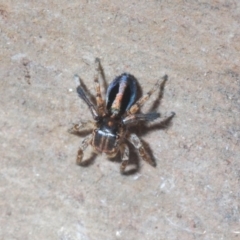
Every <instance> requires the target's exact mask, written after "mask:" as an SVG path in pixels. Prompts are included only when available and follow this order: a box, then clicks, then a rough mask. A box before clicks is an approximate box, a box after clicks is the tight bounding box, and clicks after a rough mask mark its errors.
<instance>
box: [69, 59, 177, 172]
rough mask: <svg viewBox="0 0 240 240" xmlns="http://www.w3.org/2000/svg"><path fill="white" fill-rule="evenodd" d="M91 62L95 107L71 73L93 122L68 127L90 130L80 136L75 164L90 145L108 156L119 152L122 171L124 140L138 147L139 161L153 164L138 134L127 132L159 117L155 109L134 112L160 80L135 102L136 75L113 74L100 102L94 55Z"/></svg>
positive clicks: (126, 154) (126, 151)
mask: <svg viewBox="0 0 240 240" xmlns="http://www.w3.org/2000/svg"><path fill="white" fill-rule="evenodd" d="M95 64H96V74H95V77H94V83H95V90H96V103H97V106H95V105H94V104H93V103H92V102H91V101H90V100H89V98H88V97H87V96H86V93H85V91H84V89H83V86H82V83H81V79H80V77H79V76H78V75H75V76H74V78H75V81H76V82H77V83H78V84H79V85H78V87H77V93H78V95H79V97H80V98H81V99H82V100H83V101H84V102H85V103H86V104H87V106H88V107H89V109H90V111H91V114H92V118H93V120H94V121H93V122H90V121H87V122H80V123H78V124H74V125H73V127H72V128H71V129H70V130H69V132H70V133H72V134H79V133H81V131H82V130H91V129H92V134H91V135H88V136H87V137H86V138H84V139H83V141H82V145H81V147H80V148H79V150H78V154H77V159H76V162H77V164H78V165H82V164H83V163H84V161H83V156H84V150H85V149H86V148H87V147H88V145H91V146H92V148H93V150H94V152H95V153H105V154H106V155H107V157H108V158H113V157H115V156H116V155H117V153H118V152H119V151H120V153H121V160H122V162H121V165H120V171H121V173H124V172H125V168H126V166H127V164H128V161H129V147H128V145H127V144H126V142H127V140H128V141H130V143H132V145H133V146H134V147H135V148H136V149H137V150H138V153H139V155H140V157H141V158H142V159H143V160H145V161H146V162H148V163H149V164H150V165H152V166H155V161H154V160H153V159H152V158H151V157H150V155H149V154H148V153H147V152H146V150H145V149H144V146H143V144H142V142H141V140H140V139H139V137H138V136H137V135H136V134H135V133H131V132H130V131H129V126H132V125H135V124H137V123H139V122H149V121H153V120H155V119H157V118H159V117H160V114H159V113H156V112H152V113H147V114H143V113H138V111H139V110H140V108H141V106H143V104H144V103H145V102H146V101H147V100H148V99H149V98H150V96H151V95H152V94H153V93H154V92H155V91H156V90H157V89H159V88H160V87H161V84H160V81H157V82H156V83H155V85H154V86H153V87H152V89H151V90H150V91H149V92H148V93H147V94H146V95H144V96H143V97H142V98H140V99H139V100H137V101H136V98H137V81H136V78H135V77H134V76H133V75H131V74H129V73H123V74H122V75H120V76H118V77H116V78H115V79H114V80H113V81H112V82H111V83H110V85H109V86H108V89H107V93H106V102H104V100H103V98H102V95H101V89H100V83H99V80H98V78H99V76H100V74H101V73H102V72H101V70H102V68H101V64H100V60H99V59H98V58H96V60H95ZM174 115H175V113H173V112H172V114H171V115H170V116H169V117H168V118H167V119H169V118H172V117H173V116H174Z"/></svg>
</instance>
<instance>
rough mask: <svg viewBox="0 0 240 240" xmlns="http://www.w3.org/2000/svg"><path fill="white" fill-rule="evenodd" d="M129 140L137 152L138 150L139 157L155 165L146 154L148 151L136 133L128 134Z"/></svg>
mask: <svg viewBox="0 0 240 240" xmlns="http://www.w3.org/2000/svg"><path fill="white" fill-rule="evenodd" d="M129 140H130V142H131V143H132V144H133V146H134V147H135V148H137V150H138V152H139V155H140V157H141V158H142V159H143V160H144V161H146V162H148V163H149V164H150V165H152V166H155V165H156V164H155V162H154V161H153V160H152V159H151V157H150V156H149V155H148V153H147V152H146V151H145V149H144V147H143V145H142V143H141V140H140V139H139V137H138V136H137V135H136V134H134V133H133V134H130V137H129Z"/></svg>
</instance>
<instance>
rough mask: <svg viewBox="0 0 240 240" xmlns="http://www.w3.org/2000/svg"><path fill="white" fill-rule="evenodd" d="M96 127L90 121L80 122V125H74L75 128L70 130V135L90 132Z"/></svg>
mask: <svg viewBox="0 0 240 240" xmlns="http://www.w3.org/2000/svg"><path fill="white" fill-rule="evenodd" d="M93 127H94V123H93V122H90V121H87V122H84V121H80V122H79V123H77V124H73V126H72V127H71V128H70V129H69V130H68V132H69V133H72V134H74V133H80V132H82V131H90V130H92V129H93Z"/></svg>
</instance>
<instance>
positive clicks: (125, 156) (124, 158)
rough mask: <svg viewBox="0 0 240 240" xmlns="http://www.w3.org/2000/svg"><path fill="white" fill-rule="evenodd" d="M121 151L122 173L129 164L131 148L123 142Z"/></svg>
mask: <svg viewBox="0 0 240 240" xmlns="http://www.w3.org/2000/svg"><path fill="white" fill-rule="evenodd" d="M120 152H121V155H122V163H121V166H120V171H121V173H123V172H124V170H125V168H126V166H127V165H128V160H129V148H128V146H127V145H126V144H122V145H121V147H120Z"/></svg>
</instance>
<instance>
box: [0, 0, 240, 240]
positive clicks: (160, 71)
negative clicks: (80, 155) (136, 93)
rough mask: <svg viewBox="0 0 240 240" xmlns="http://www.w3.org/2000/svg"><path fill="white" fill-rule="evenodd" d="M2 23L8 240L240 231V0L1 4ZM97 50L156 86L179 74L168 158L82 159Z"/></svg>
mask: <svg viewBox="0 0 240 240" xmlns="http://www.w3.org/2000/svg"><path fill="white" fill-rule="evenodd" d="M0 26H1V37H0V44H1V48H0V61H1V64H0V77H1V81H0V95H1V98H0V107H1V108H0V109H1V111H0V157H1V158H0V161H1V168H0V193H1V194H0V239H4V240H11V239H31V240H34V239H62V240H63V239H64V240H66V239H67V240H72V239H82V240H94V239H109V240H112V239H128V240H131V239H144V240H145V239H149V240H152V239H162V240H165V239H176V240H177V239H186V240H191V239H206V240H208V239H214V240H215V239H216V240H219V239H227V240H229V239H240V213H239V202H240V190H239V179H240V161H239V156H240V146H239V144H240V127H239V126H240V125H239V123H240V120H239V117H240V114H239V111H240V100H239V94H240V55H239V51H240V4H239V1H237V0H235V1H234V0H231V1H230V0H219V1H213V0H212V1H204V0H201V1H180V0H176V1H153V0H151V1H132V0H131V1H127V0H123V1H115V0H114V1H106V0H99V1H98V0H96V1H94V0H89V1H64V0H54V1H53V0H50V1H23V0H19V1H1V3H0ZM95 57H100V58H101V59H102V65H103V67H104V70H105V74H106V78H107V81H108V82H110V81H111V80H112V78H114V77H115V76H116V75H118V74H120V73H122V72H124V71H128V72H130V73H132V74H134V75H135V76H136V77H137V79H138V81H139V84H140V85H141V86H142V90H143V92H145V91H147V89H149V87H150V86H151V85H152V84H153V83H155V81H156V80H157V79H159V78H160V77H162V76H163V75H164V74H168V76H169V80H168V82H167V83H166V86H165V89H164V96H163V98H162V100H161V101H160V103H159V106H158V111H159V112H161V113H162V114H165V113H168V112H171V111H175V112H176V114H177V115H176V117H175V118H174V119H173V121H172V124H171V125H170V126H169V127H168V128H167V129H154V130H153V131H149V132H147V133H146V134H141V132H140V135H141V138H142V139H143V140H144V142H145V143H148V144H149V151H151V153H152V154H153V156H154V157H155V158H156V161H157V167H156V168H153V167H151V166H149V165H148V164H147V163H145V162H143V161H141V160H139V164H140V169H139V171H138V172H137V173H135V174H132V175H129V176H123V175H121V174H120V173H119V166H120V164H119V162H113V161H108V160H106V158H105V156H103V155H102V156H98V157H97V158H96V160H95V161H94V163H93V164H92V165H90V166H88V167H79V166H76V165H75V158H76V153H77V149H78V147H79V145H80V143H81V140H82V138H79V137H76V136H73V135H70V134H68V133H67V130H68V128H69V127H70V126H71V124H72V123H73V122H77V121H78V120H79V119H82V120H86V119H90V118H91V116H90V113H89V112H88V109H87V107H86V106H85V105H84V104H83V102H82V101H81V100H80V99H79V98H78V97H77V95H76V93H75V83H74V81H73V75H74V74H75V73H78V74H79V75H80V76H81V77H82V79H83V80H84V82H85V84H86V86H87V87H88V88H89V90H90V91H91V93H92V94H94V88H93V75H94V59H95ZM156 97H157V94H156V95H155V98H154V97H153V98H152V100H151V101H150V102H148V104H146V106H145V107H144V109H143V112H147V111H148V110H149V109H150V108H151V103H152V102H153V101H154V99H156ZM133 156H134V157H133V158H134V159H135V158H136V159H137V156H136V154H134V153H133Z"/></svg>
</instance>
